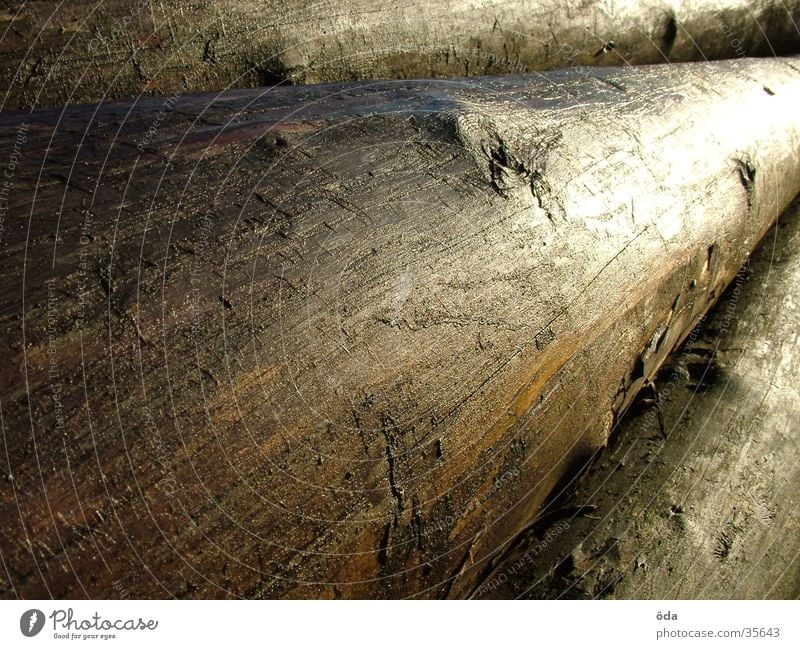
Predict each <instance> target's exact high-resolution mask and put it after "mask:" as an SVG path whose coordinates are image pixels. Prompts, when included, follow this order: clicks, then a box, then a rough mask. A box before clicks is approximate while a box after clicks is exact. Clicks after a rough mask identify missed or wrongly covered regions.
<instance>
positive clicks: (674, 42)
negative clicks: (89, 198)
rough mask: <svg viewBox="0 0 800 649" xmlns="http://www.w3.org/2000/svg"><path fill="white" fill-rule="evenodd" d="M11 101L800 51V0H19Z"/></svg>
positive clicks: (3, 58) (9, 47) (7, 54)
mask: <svg viewBox="0 0 800 649" xmlns="http://www.w3.org/2000/svg"><path fill="white" fill-rule="evenodd" d="M0 20H1V21H2V24H0V28H2V32H0V33H2V37H0V88H6V89H7V90H6V92H5V93H4V94H3V96H2V98H0V102H2V103H0V106H4V107H5V108H6V109H16V108H30V107H45V106H60V105H63V104H65V103H71V104H73V103H85V102H95V101H101V100H110V99H133V98H135V97H137V96H139V95H140V94H141V93H144V94H162V95H172V94H176V95H182V94H185V93H187V92H201V91H212V90H223V89H226V88H239V87H254V86H271V85H273V84H275V83H294V84H298V83H320V82H329V81H346V80H355V79H380V78H386V79H397V78H419V77H452V76H471V75H487V74H507V73H517V74H519V73H523V72H528V71H534V70H543V69H552V68H564V67H571V66H577V65H629V64H641V63H659V62H665V61H672V62H680V61H703V60H710V59H722V58H736V57H744V56H756V55H766V56H774V55H776V54H796V53H798V52H800V32H798V25H799V24H800V0H762V1H759V2H753V0H725V1H724V2H719V0H714V1H712V0H689V1H682V2H678V1H677V0H641V1H638V2H613V1H611V0H588V1H583V2H580V3H576V2H564V0H511V1H507V2H499V1H497V0H482V1H480V2H464V0H446V1H438V2H427V1H420V0H406V2H403V3H397V2H391V3H389V2H376V1H375V0H339V2H337V3H336V5H335V6H331V5H325V4H319V3H317V2H309V1H308V0H281V1H280V2H276V1H274V0H273V1H270V2H263V1H261V2H242V0H214V1H213V2H212V1H211V0H194V1H193V2H191V3H188V2H183V1H181V2H174V1H173V2H169V3H154V2H150V1H149V0H105V1H104V2H102V3H99V4H98V3H94V2H86V1H78V2H69V3H63V2H60V1H56V0H40V1H37V2H30V1H22V0H14V1H11V2H8V3H7V8H6V10H5V12H4V13H3V15H2V16H0Z"/></svg>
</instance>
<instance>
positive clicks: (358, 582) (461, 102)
mask: <svg viewBox="0 0 800 649" xmlns="http://www.w3.org/2000/svg"><path fill="white" fill-rule="evenodd" d="M798 100H800V70H799V69H798V67H797V60H796V59H782V60H763V61H747V62H723V63H718V64H687V65H675V66H654V67H643V68H625V69H613V68H604V69H599V70H572V71H564V72H553V73H550V74H548V75H544V76H542V75H535V76H510V77H497V78H481V79H476V80H473V81H464V80H459V81H451V82H444V81H442V82H435V81H414V82H383V83H370V84H347V85H333V86H320V87H305V88H290V89H276V90H275V91H273V92H269V93H263V92H261V91H257V90H243V91H236V92H231V93H226V94H224V95H222V96H220V97H217V98H214V97H211V96H196V97H186V98H184V99H183V100H181V102H180V104H179V105H177V106H172V107H165V108H164V109H163V110H161V111H159V109H160V108H161V107H162V106H163V105H164V104H163V102H162V101H161V100H156V99H149V100H143V101H141V102H138V103H137V104H136V105H135V106H131V105H130V104H126V103H119V104H104V105H102V106H88V107H74V108H69V109H67V110H66V111H65V112H63V114H62V112H61V111H43V112H38V113H34V114H32V115H4V116H0V135H2V138H0V142H2V146H3V149H2V151H0V160H4V161H5V160H8V161H9V163H8V168H7V171H6V175H7V182H8V183H9V185H6V186H5V188H4V189H3V191H4V194H5V195H4V196H3V200H4V202H3V203H0V206H3V207H5V208H6V210H5V211H4V212H3V215H4V217H5V221H4V225H5V230H4V231H3V232H2V240H0V246H2V248H0V327H2V335H0V353H2V357H3V358H6V359H8V360H7V363H8V364H9V368H8V369H7V371H5V372H3V373H2V375H0V412H1V413H2V425H3V439H4V443H5V449H4V453H5V454H6V457H7V468H6V469H5V471H6V476H5V477H6V479H5V481H4V486H3V492H2V493H3V498H2V503H0V516H2V520H4V521H7V523H6V524H5V525H4V526H3V528H2V530H0V535H1V536H0V539H2V545H0V547H2V554H3V558H4V562H5V565H6V570H7V571H8V577H7V581H5V582H4V583H5V589H6V593H7V594H8V595H11V594H12V593H13V592H15V593H16V594H18V595H24V596H28V597H33V596H36V597H39V596H49V595H53V596H66V597H82V596H92V597H114V596H117V595H120V594H123V595H125V594H127V595H132V596H165V595H167V594H170V595H175V596H184V597H189V596H193V597H210V596H226V595H231V596H232V595H236V596H247V597H268V596H273V597H277V596H295V597H299V596H303V597H325V596H331V597H333V596H342V597H355V596H359V597H367V596H428V597H434V596H437V597H441V596H446V595H449V596H454V597H455V596H461V595H464V594H466V593H467V592H468V591H469V590H470V589H471V588H472V586H473V584H474V583H475V582H476V580H477V579H478V578H479V576H480V575H481V574H483V571H484V569H485V567H486V558H487V557H489V556H491V555H492V554H493V553H494V552H495V551H496V550H497V549H498V548H500V547H503V546H504V545H505V544H506V543H507V542H508V540H509V539H510V538H513V537H514V536H515V535H516V534H517V533H518V532H519V531H520V530H521V529H523V528H524V527H525V526H526V525H527V524H528V522H529V521H530V520H531V519H532V518H533V517H534V516H535V515H536V513H537V512H538V511H539V509H540V507H541V505H542V503H543V502H545V501H546V498H547V496H548V494H549V493H550V492H551V491H552V489H553V487H554V485H556V484H557V483H558V481H559V479H560V478H561V477H562V476H564V475H565V474H569V473H570V472H571V471H573V470H574V467H575V466H577V465H580V464H581V463H583V462H584V461H585V458H586V457H587V456H589V455H590V454H591V453H593V452H594V451H595V450H596V449H597V448H598V447H600V446H602V445H603V444H605V442H606V439H607V436H608V434H609V431H610V429H611V426H612V423H613V421H614V417H615V416H616V414H617V413H619V412H620V411H621V410H622V409H624V408H625V406H626V405H627V404H629V403H630V402H631V401H632V399H633V398H634V396H635V394H636V393H637V391H638V390H639V389H640V387H641V386H642V385H643V384H645V382H647V381H648V380H649V379H651V378H652V377H653V376H654V374H655V372H656V370H657V369H658V367H659V366H660V364H661V363H662V361H663V359H664V358H665V357H666V355H667V354H668V352H669V351H670V350H671V349H672V348H673V347H674V346H675V345H676V344H677V343H678V342H679V341H680V340H681V339H682V338H683V337H684V336H685V335H686V334H687V332H688V331H690V330H691V329H692V327H693V326H694V325H695V323H696V322H697V321H698V319H699V318H700V317H701V315H702V314H703V313H704V312H705V311H706V309H707V308H708V307H709V305H710V304H712V303H713V302H714V301H715V300H716V299H717V297H718V296H719V295H720V294H721V292H722V290H723V289H724V287H725V286H726V285H727V284H728V283H729V282H730V281H731V279H732V278H733V277H735V275H736V273H737V271H738V269H739V267H740V266H741V264H742V263H743V261H744V260H745V259H746V258H747V255H748V253H749V252H750V250H751V249H752V248H753V247H754V246H755V245H756V243H757V242H758V240H759V239H760V238H761V237H762V235H763V234H764V233H765V232H766V231H767V229H768V228H769V226H770V225H771V224H772V223H773V222H774V221H775V219H776V218H777V215H778V214H779V213H780V212H781V211H782V210H783V209H784V208H785V206H786V205H787V204H788V203H789V201H790V200H791V199H792V198H793V197H794V196H795V195H796V194H797V193H798V190H800V159H799V155H798V143H800V115H798V112H797V110H796V107H797V105H798ZM755 115H757V116H758V119H753V118H752V116H755ZM45 152H46V153H45ZM9 174H10V175H9Z"/></svg>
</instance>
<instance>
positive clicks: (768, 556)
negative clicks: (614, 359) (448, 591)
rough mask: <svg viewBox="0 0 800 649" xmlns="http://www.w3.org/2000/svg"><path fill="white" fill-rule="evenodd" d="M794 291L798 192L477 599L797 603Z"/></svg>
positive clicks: (799, 476) (798, 272)
mask: <svg viewBox="0 0 800 649" xmlns="http://www.w3.org/2000/svg"><path fill="white" fill-rule="evenodd" d="M798 284H800V201H796V202H795V203H794V205H793V206H792V207H791V208H790V209H789V210H788V211H787V213H786V214H785V215H784V217H783V218H782V219H781V223H780V225H779V226H778V227H776V228H775V229H774V230H773V231H771V232H770V233H768V234H767V236H766V237H765V238H764V241H763V242H762V244H761V246H760V247H759V249H758V251H757V252H756V254H754V255H753V258H752V259H751V260H750V262H749V263H748V264H747V265H746V266H744V267H743V268H742V270H741V272H740V273H739V274H738V275H737V277H736V279H735V280H734V282H733V284H732V286H731V287H730V288H729V289H728V291H727V292H726V293H725V294H724V295H723V296H722V298H721V299H720V302H719V303H718V304H717V305H716V307H715V308H714V310H713V312H712V313H711V314H710V317H709V318H708V319H707V320H706V321H705V322H704V323H703V324H702V326H701V327H700V328H698V330H697V331H696V332H693V334H692V335H691V336H690V337H689V339H688V340H687V342H686V344H685V345H684V346H683V347H682V348H681V349H680V351H679V353H676V354H675V355H674V356H673V357H672V358H671V359H670V360H669V362H668V363H667V365H666V366H665V367H664V368H663V369H662V371H661V372H660V373H659V375H658V377H657V379H656V380H655V381H654V387H655V394H653V393H652V392H651V391H644V392H643V393H642V394H643V395H646V398H645V399H642V400H641V401H640V402H639V403H637V407H636V408H635V409H634V411H633V412H632V413H631V416H629V417H627V418H626V419H625V420H624V421H623V422H622V425H621V426H620V430H619V431H617V432H616V433H615V435H614V437H615V438H616V440H617V441H616V442H615V443H614V444H612V445H611V446H610V447H608V448H607V449H605V450H604V451H603V452H602V453H601V454H599V456H598V457H597V459H596V461H595V462H593V463H592V465H591V467H590V468H588V470H587V471H586V473H585V474H584V475H583V476H582V477H581V478H580V480H579V481H577V487H576V488H575V489H574V494H573V495H572V496H571V497H570V498H569V499H563V498H562V499H561V500H560V501H559V504H558V505H557V506H555V507H554V509H555V511H554V512H552V513H551V514H550V515H548V516H547V517H546V518H545V517H542V520H543V522H544V524H542V525H538V524H537V525H535V526H534V527H535V528H536V529H532V530H531V531H530V532H529V533H526V534H524V535H523V536H522V537H520V539H519V540H518V541H517V543H515V544H514V546H513V547H512V548H510V549H509V551H508V553H507V554H506V556H505V557H504V559H503V560H502V561H500V562H498V565H497V567H496V568H495V569H494V571H493V572H492V574H490V575H488V576H487V577H486V578H485V580H484V581H483V583H482V584H481V585H480V587H479V588H477V589H476V593H475V594H476V596H477V597H485V598H491V597H533V598H556V597H566V598H590V597H592V598H594V597H603V598H605V597H614V598H623V599H635V598H656V599H729V598H732V599H762V598H780V599H797V597H800V566H798V562H799V561H800V558H799V557H800V520H798V514H797V512H798V511H800V464H798V457H800V452H798V451H799V450H800V449H798V437H797V422H798V421H800V407H799V406H798V403H800V399H798V397H800V372H798V364H797V356H798V353H800V348H799V347H798V334H797V323H798V321H800V305H798V303H797V302H796V301H795V299H794V297H793V296H794V295H795V293H796V290H797V286H798ZM654 396H656V397H657V399H654V398H653V397H654Z"/></svg>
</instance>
